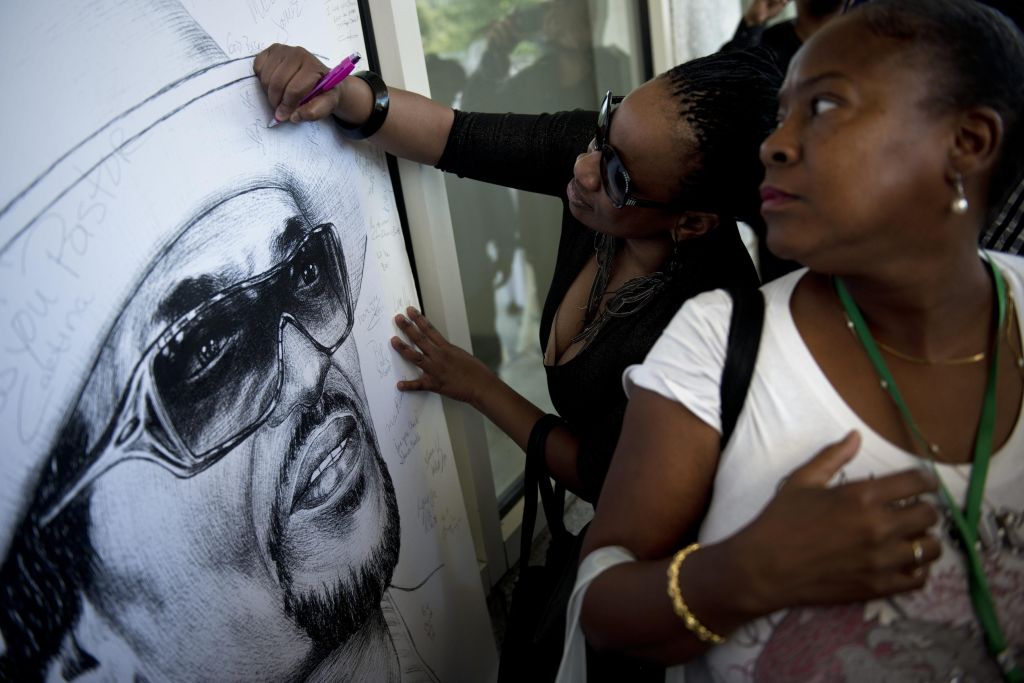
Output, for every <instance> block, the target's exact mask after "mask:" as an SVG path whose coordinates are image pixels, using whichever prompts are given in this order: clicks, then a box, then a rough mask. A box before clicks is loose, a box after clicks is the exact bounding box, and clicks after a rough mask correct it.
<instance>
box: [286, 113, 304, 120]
mask: <svg viewBox="0 0 1024 683" xmlns="http://www.w3.org/2000/svg"><path fill="white" fill-rule="evenodd" d="M289 120H290V121H291V122H292V123H299V122H300V121H302V117H301V116H299V112H293V113H292V115H291V118H290V119H289Z"/></svg>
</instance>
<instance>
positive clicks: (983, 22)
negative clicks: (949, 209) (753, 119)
mask: <svg viewBox="0 0 1024 683" xmlns="http://www.w3.org/2000/svg"><path fill="white" fill-rule="evenodd" d="M852 15H853V16H859V17H862V18H863V19H864V21H865V23H866V25H867V27H868V29H869V30H870V31H871V32H872V33H874V34H875V35H877V36H880V37H883V38H888V39H892V40H896V41H899V42H903V43H907V45H908V47H909V48H910V49H911V50H912V51H914V52H917V53H918V54H919V55H920V56H921V57H922V59H920V60H918V63H919V64H921V65H922V68H924V69H926V70H927V72H928V78H929V82H930V84H931V87H930V91H931V93H930V95H929V97H928V99H927V101H926V102H925V103H924V104H925V106H926V107H928V108H931V109H933V110H935V111H941V112H947V111H954V110H964V109H967V108H969V107H974V106H986V107H991V108H992V109H993V110H995V111H996V112H997V113H998V114H999V116H1000V117H1001V118H1002V120H1003V129H1004V140H1003V144H1002V147H1001V149H1000V150H999V157H998V161H997V163H996V166H995V169H994V170H993V173H992V180H991V186H990V188H989V196H988V206H989V208H990V210H992V208H993V207H999V206H1001V205H1002V202H1003V200H1004V199H1005V197H1006V195H1007V194H1008V193H1009V192H1010V190H1011V189H1012V188H1013V187H1014V186H1015V185H1016V183H1017V180H1018V179H1019V178H1020V177H1021V172H1022V170H1024V131H1022V130H1021V127H1020V118H1021V115H1022V114H1024V87H1022V85H1021V84H1022V83H1024V40H1022V37H1021V33H1020V31H1019V30H1018V29H1017V28H1016V27H1015V26H1014V25H1013V24H1012V23H1011V22H1010V21H1009V20H1008V19H1007V18H1006V17H1005V16H1004V15H1002V14H1000V13H999V12H997V11H995V10H993V9H991V8H990V7H987V6H985V5H984V4H982V3H979V2H975V1H974V0H873V1H872V2H869V3H866V4H864V5H862V6H860V7H858V8H857V9H856V10H854V12H853V13H852Z"/></svg>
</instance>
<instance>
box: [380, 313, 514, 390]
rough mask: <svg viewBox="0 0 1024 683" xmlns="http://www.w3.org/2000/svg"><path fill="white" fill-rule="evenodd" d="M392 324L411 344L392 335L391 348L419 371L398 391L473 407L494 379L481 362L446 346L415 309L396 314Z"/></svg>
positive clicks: (458, 349) (450, 345)
mask: <svg viewBox="0 0 1024 683" xmlns="http://www.w3.org/2000/svg"><path fill="white" fill-rule="evenodd" d="M407 316H408V317H407ZM395 324H396V325H397V326H398V329H400V330H401V331H402V332H404V333H405V335H406V337H408V339H409V341H410V342H412V345H410V344H407V343H406V342H404V341H402V339H400V338H399V337H397V336H396V337H392V338H391V346H392V347H393V348H394V349H395V351H397V352H398V353H399V355H400V356H402V358H404V359H405V360H407V361H409V362H410V363H412V364H413V365H415V366H416V367H418V368H419V369H420V371H421V372H422V374H421V375H420V376H419V377H418V378H416V379H412V380H403V381H400V382H399V383H398V385H397V386H398V390H399V391H433V392H434V393H437V394H441V395H442V396H447V397H448V398H453V399H455V400H457V401H464V402H466V403H469V404H472V405H476V404H477V403H479V401H478V396H479V393H480V392H481V391H486V387H487V386H488V384H489V383H491V382H493V381H494V380H495V379H497V377H496V376H495V374H494V373H493V372H491V370H490V368H488V367H487V366H486V365H484V363H483V362H482V361H480V360H479V359H477V358H476V357H474V356H473V355H471V354H469V353H467V352H466V351H464V350H463V349H460V348H459V347H458V346H455V345H454V344H451V343H449V342H448V340H447V339H445V338H444V336H443V335H442V334H441V333H440V332H438V331H437V328H436V327H434V326H433V325H432V324H431V322H430V321H429V320H428V319H427V317H426V316H425V315H423V314H422V313H420V312H419V311H418V310H416V309H415V308H413V307H411V306H410V307H409V308H407V309H406V315H402V314H398V315H396V316H395Z"/></svg>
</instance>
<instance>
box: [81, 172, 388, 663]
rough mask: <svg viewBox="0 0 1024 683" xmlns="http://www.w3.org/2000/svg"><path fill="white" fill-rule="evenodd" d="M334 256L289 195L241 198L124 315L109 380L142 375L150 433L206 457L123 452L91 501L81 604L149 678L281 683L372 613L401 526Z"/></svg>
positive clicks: (204, 225) (344, 282)
mask: <svg viewBox="0 0 1024 683" xmlns="http://www.w3.org/2000/svg"><path fill="white" fill-rule="evenodd" d="M332 252H333V253H332ZM344 256H346V255H343V254H341V253H340V249H339V248H338V246H337V241H336V240H335V239H334V234H333V228H332V227H331V226H329V225H326V226H314V225H312V224H310V222H309V221H308V220H307V219H306V218H305V217H304V216H303V214H302V212H301V211H300V209H299V208H298V207H297V205H296V200H295V199H294V197H293V196H292V195H291V193H289V192H287V191H285V190H281V189H274V188H270V189H267V188H265V189H260V190H255V191H251V192H247V193H243V194H240V195H237V196H235V197H233V198H231V199H229V200H227V201H225V202H223V203H221V204H219V205H218V206H216V207H215V208H214V209H212V210H211V211H209V212H208V213H206V214H204V215H203V216H202V217H201V218H200V219H199V220H198V221H196V222H195V223H194V224H193V225H191V226H190V227H189V228H188V229H187V231H186V233H185V236H184V237H183V238H182V239H181V240H178V242H176V243H175V245H174V246H173V247H172V248H171V249H170V250H169V252H168V254H167V255H166V256H165V257H164V258H163V260H162V261H161V263H159V264H158V265H157V266H156V267H155V268H154V270H153V271H151V272H150V273H149V274H148V275H147V276H146V278H145V280H144V282H143V284H142V286H141V288H140V289H139V291H138V292H137V293H136V295H135V297H134V298H133V300H132V302H130V304H129V306H128V307H127V308H126V310H125V313H124V314H123V316H122V318H121V319H120V320H119V322H118V326H119V330H118V332H117V333H116V334H115V335H114V336H113V337H112V340H111V342H110V346H109V348H108V360H110V359H112V363H113V365H115V366H116V369H115V370H112V371H111V374H112V376H113V377H114V378H115V379H112V380H108V381H109V382H111V383H113V384H114V385H115V386H122V385H124V384H125V383H126V382H127V380H126V379H125V375H126V374H127V373H128V370H130V371H131V375H132V378H137V377H139V376H140V373H148V376H147V377H148V379H147V382H148V384H147V385H146V387H147V388H146V392H147V394H146V395H147V397H148V400H149V402H150V404H152V405H155V406H156V407H155V408H153V414H154V415H158V416H159V418H160V419H159V422H160V424H159V425H158V426H157V427H153V428H151V429H150V430H151V431H156V432H159V434H158V435H157V437H156V440H158V441H161V442H163V443H173V444H174V445H175V449H177V450H179V451H180V450H185V451H187V452H188V453H189V455H190V456H191V459H184V460H183V461H184V462H198V463H200V464H199V465H198V466H195V467H194V469H195V470H196V471H195V472H183V471H181V468H180V466H179V467H178V468H177V469H175V468H167V467H161V466H160V465H159V464H157V463H154V462H153V461H152V460H147V459H133V458H132V456H131V455H130V454H128V455H125V456H124V457H122V458H121V459H120V460H119V461H118V462H117V464H116V465H115V466H113V467H111V468H110V469H109V470H107V471H106V472H105V473H104V474H102V475H101V476H99V477H98V478H97V479H96V480H95V481H94V482H93V483H92V485H91V488H90V491H91V493H90V508H89V510H90V522H91V526H90V536H91V541H92V546H93V548H94V550H95V563H94V564H95V571H94V573H93V581H92V584H91V587H90V588H89V591H88V592H89V597H90V600H91V601H92V602H93V604H94V605H96V606H97V611H98V612H99V613H100V615H101V616H102V617H103V618H105V619H106V620H107V621H108V622H110V624H111V625H112V626H113V627H114V628H115V629H116V630H117V631H118V632H119V633H120V634H122V635H123V636H124V637H125V638H126V639H127V640H128V641H129V644H130V645H131V646H132V649H133V651H134V652H135V653H136V655H137V656H138V658H139V659H140V660H141V663H142V665H143V669H144V671H146V670H152V671H153V672H159V674H160V676H161V677H166V678H169V679H182V680H184V679H186V678H189V677H192V676H195V675H196V674H197V673H198V672H203V671H205V672H213V671H231V672H232V676H231V677H235V674H237V677H238V678H241V679H246V678H248V679H250V680H255V679H263V680H279V679H284V678H287V677H289V676H291V675H294V674H295V672H296V671H309V670H310V668H311V667H312V666H315V663H316V661H317V660H319V659H321V658H322V657H324V656H325V655H326V654H327V653H329V652H330V651H331V650H333V649H335V648H336V647H338V646H339V645H340V644H342V643H344V642H345V641H346V639H348V637H349V636H350V635H352V634H353V633H354V632H356V631H358V629H359V628H360V627H361V626H362V625H363V624H364V623H365V621H366V619H367V618H368V617H369V616H370V615H371V614H372V613H374V611H375V610H376V609H377V607H378V604H379V601H380V598H381V594H382V591H383V590H384V588H386V586H387V584H388V581H389V580H390V577H391V572H392V570H393V569H394V566H395V563H396V561H397V556H398V544H399V539H398V514H397V507H396V504H395V494H394V489H393V487H392V484H391V479H390V477H389V475H388V472H387V468H386V466H385V464H384V462H383V460H382V459H381V457H380V454H379V452H378V449H377V445H376V440H375V437H374V434H373V431H372V427H371V423H370V421H369V414H368V410H367V404H366V399H365V394H364V391H363V386H362V379H361V375H360V371H359V359H358V355H357V352H356V348H355V344H354V341H353V339H352V336H351V334H350V330H351V317H352V308H354V305H355V302H354V301H352V300H351V298H352V296H353V295H352V292H351V289H350V283H349V281H348V277H349V276H348V273H347V271H346V270H345V265H344V263H345V262H344ZM347 256H349V257H350V259H351V257H352V256H353V255H347ZM355 258H359V259H361V258H362V254H358V255H355ZM190 316H191V317H190ZM183 320H184V321H186V322H185V323H182V321H183ZM168 329H171V330H172V331H173V332H174V333H173V334H170V335H168V334H165V335H164V337H163V339H165V340H168V339H169V341H167V343H166V344H161V343H157V342H154V341H151V340H156V339H160V338H161V337H159V335H160V333H161V331H165V332H166V330H168ZM140 347H141V348H145V349H146V351H145V352H143V353H144V354H148V356H146V358H147V359H146V360H144V361H143V362H142V363H141V364H140V362H139V355H140V352H139V350H138V349H139V348H140ZM126 369H127V370H126ZM102 370H103V368H102V366H101V367H99V368H98V371H102ZM143 421H145V420H143ZM225 444H226V445H227V446H226V447H225ZM171 450H174V449H171ZM172 471H173V473H172Z"/></svg>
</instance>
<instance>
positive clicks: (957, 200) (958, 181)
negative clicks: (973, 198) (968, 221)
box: [949, 172, 970, 216]
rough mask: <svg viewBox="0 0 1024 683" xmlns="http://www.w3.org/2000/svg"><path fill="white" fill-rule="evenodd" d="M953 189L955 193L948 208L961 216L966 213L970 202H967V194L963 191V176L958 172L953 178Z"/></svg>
mask: <svg viewBox="0 0 1024 683" xmlns="http://www.w3.org/2000/svg"><path fill="white" fill-rule="evenodd" d="M953 191H954V193H955V194H954V196H953V201H952V202H950V204H949V210H950V211H952V212H953V213H955V214H956V215H957V216H962V215H964V214H965V213H967V209H968V208H970V204H968V203H967V194H966V193H965V192H964V177H963V175H962V174H961V173H959V172H957V174H956V176H955V177H954V178H953Z"/></svg>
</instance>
